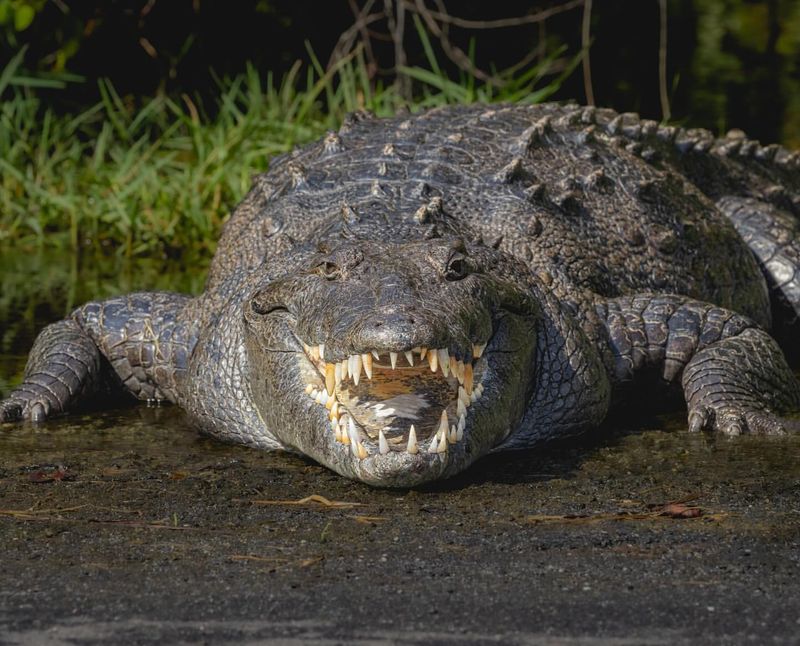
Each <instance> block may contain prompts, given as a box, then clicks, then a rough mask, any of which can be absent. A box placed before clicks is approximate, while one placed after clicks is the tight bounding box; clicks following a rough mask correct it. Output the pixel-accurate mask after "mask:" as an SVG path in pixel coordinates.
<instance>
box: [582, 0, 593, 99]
mask: <svg viewBox="0 0 800 646" xmlns="http://www.w3.org/2000/svg"><path fill="white" fill-rule="evenodd" d="M591 17H592V0H584V3H583V28H582V29H581V49H582V50H583V89H584V91H585V92H586V103H587V104H588V105H594V92H593V91H592V67H591V64H590V62H589V45H590V43H589V37H590V34H589V27H590V24H589V23H590V20H591Z"/></svg>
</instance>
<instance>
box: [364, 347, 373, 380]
mask: <svg viewBox="0 0 800 646" xmlns="http://www.w3.org/2000/svg"><path fill="white" fill-rule="evenodd" d="M361 364H362V365H363V366H364V372H365V373H366V375H367V379H372V355H371V354H369V353H367V354H362V355H361Z"/></svg>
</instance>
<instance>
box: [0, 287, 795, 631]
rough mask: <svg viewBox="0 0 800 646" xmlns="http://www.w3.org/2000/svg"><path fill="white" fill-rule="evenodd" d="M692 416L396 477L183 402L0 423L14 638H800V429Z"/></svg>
mask: <svg viewBox="0 0 800 646" xmlns="http://www.w3.org/2000/svg"><path fill="white" fill-rule="evenodd" d="M7 276H8V274H7ZM76 298H77V297H76ZM0 305H2V302H1V301H0ZM33 310H34V311H36V308H35V307H34V308H33ZM0 315H2V312H1V311H0ZM50 316H52V312H51V310H50V309H48V310H47V312H46V313H45V314H42V315H41V316H40V315H39V314H35V315H33V317H32V318H31V317H28V318H27V319H25V317H22V318H23V319H25V320H29V321H32V322H30V325H28V324H27V323H24V321H23V323H22V324H16V323H14V324H13V325H12V321H11V319H10V318H6V319H5V321H3V320H2V316H0V324H3V325H5V328H4V329H3V332H4V335H3V338H4V339H8V338H9V335H11V336H13V338H14V341H13V343H10V344H8V343H7V345H6V346H4V351H3V353H0V390H5V389H6V388H7V387H8V385H9V384H13V383H14V381H15V380H16V379H18V378H19V373H20V370H21V367H22V364H23V361H24V352H25V349H26V344H28V343H29V340H30V339H29V337H30V335H31V332H30V331H29V328H30V329H31V330H32V329H35V327H36V326H38V325H39V323H40V321H39V320H38V318H41V317H44V318H47V317H50ZM683 429H684V421H683V415H682V414H675V415H671V416H661V417H654V418H652V419H649V420H646V421H644V422H642V421H636V422H631V421H629V420H617V421H616V422H614V423H612V424H611V425H609V427H608V428H607V429H605V432H604V436H602V437H597V438H587V439H586V440H585V441H583V442H581V443H579V444H572V445H560V446H552V447H549V448H547V449H546V450H539V451H533V452H525V453H514V454H499V455H495V456H491V457H489V458H487V459H484V460H483V461H481V462H479V463H478V464H477V465H476V466H475V467H473V468H472V469H471V470H469V471H468V472H467V473H466V474H464V475H462V476H461V477H459V478H457V479H455V480H451V481H448V482H445V483H441V484H439V485H438V486H436V487H430V488H427V489H422V490H415V491H387V490H375V489H370V488H368V487H366V486H363V485H359V484H356V483H353V482H350V481H348V480H345V479H343V478H341V477H340V476H338V475H335V474H334V473H332V472H330V471H328V470H326V469H325V468H323V467H320V466H317V465H315V464H314V463H312V462H309V461H307V460H304V459H302V458H300V457H296V456H291V455H286V454H270V453H265V452H260V451H255V450H251V449H247V448H243V447H238V446H231V445H226V444H222V443H219V442H216V441H213V440H210V439H205V438H202V437H201V436H199V435H197V434H196V433H195V432H194V431H193V430H192V429H191V428H189V427H188V425H187V424H186V423H185V421H184V420H183V417H182V414H181V413H180V411H179V410H177V409H175V408H172V407H162V408H147V407H144V406H140V407H134V408H129V409H123V410H115V411H111V412H104V413H100V414H97V413H95V414H86V415H73V416H68V417H65V418H61V419H56V420H52V421H49V422H47V423H45V424H43V425H41V426H32V425H28V426H22V427H9V426H4V427H0V545H2V551H1V552H0V644H29V643H30V644H107V643H126V644H127V643H133V644H150V643H159V644H160V643H226V642H234V643H265V642H269V641H275V642H279V643H293V642H304V643H305V642H314V643H331V644H334V643H353V642H357V643H365V644H383V643H444V644H447V643H453V642H456V643H462V642H463V643H503V644H507V643H510V644H514V643H531V642H535V643H551V644H595V643H597V644H681V643H736V644H739V643H757V644H762V643H771V644H773V643H778V644H794V643H798V641H799V640H800V637H798V635H800V436H793V437H787V438H752V437H740V438H735V439H733V440H728V439H724V438H717V437H712V436H707V435H690V434H688V433H687V432H685V430H683Z"/></svg>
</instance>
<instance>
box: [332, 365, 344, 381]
mask: <svg viewBox="0 0 800 646" xmlns="http://www.w3.org/2000/svg"><path fill="white" fill-rule="evenodd" d="M333 381H334V383H335V385H336V386H337V387H338V386H339V384H340V383H342V364H341V363H335V364H334V369H333Z"/></svg>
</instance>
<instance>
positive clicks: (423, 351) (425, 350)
mask: <svg viewBox="0 0 800 646" xmlns="http://www.w3.org/2000/svg"><path fill="white" fill-rule="evenodd" d="M426 354H428V348H424V347H423V348H420V349H419V358H420V359H424V358H425V355H426Z"/></svg>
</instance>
